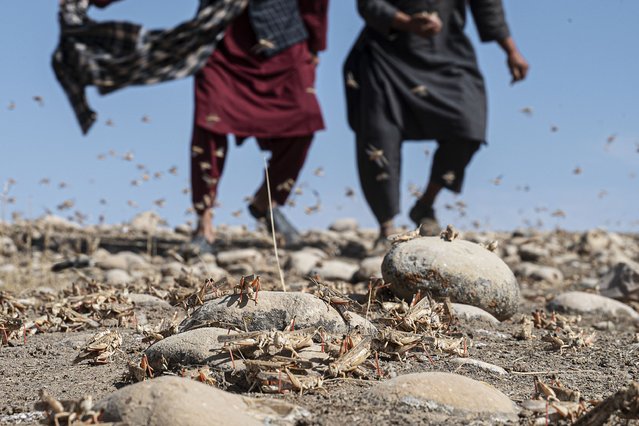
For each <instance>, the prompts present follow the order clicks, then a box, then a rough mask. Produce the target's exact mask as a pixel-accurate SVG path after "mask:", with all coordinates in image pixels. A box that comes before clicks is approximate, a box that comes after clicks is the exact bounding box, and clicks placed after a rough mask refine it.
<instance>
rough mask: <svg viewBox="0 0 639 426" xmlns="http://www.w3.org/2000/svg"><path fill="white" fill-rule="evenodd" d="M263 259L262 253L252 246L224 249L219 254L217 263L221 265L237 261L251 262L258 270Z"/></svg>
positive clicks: (228, 264)
mask: <svg viewBox="0 0 639 426" xmlns="http://www.w3.org/2000/svg"><path fill="white" fill-rule="evenodd" d="M263 261H264V257H263V256H262V254H261V253H260V252H259V251H258V250H256V249H252V248H247V249H237V250H229V251H223V252H220V253H218V254H217V263H218V265H220V266H221V267H225V266H230V265H232V264H235V263H250V264H252V265H253V267H254V268H256V270H257V269H258V268H259V266H260V265H261V264H262V263H263Z"/></svg>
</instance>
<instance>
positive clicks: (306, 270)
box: [286, 248, 326, 276]
mask: <svg viewBox="0 0 639 426" xmlns="http://www.w3.org/2000/svg"><path fill="white" fill-rule="evenodd" d="M325 258H326V253H324V252H322V251H321V250H319V249H314V248H308V249H304V250H300V251H294V252H292V253H291V254H289V257H288V261H287V262H286V269H288V270H290V271H291V272H293V273H295V274H298V275H301V276H306V275H308V274H310V273H311V271H312V270H313V269H314V268H315V267H316V266H317V264H318V263H319V262H321V261H322V260H323V259H325Z"/></svg>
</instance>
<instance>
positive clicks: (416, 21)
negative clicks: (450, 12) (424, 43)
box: [408, 12, 442, 38]
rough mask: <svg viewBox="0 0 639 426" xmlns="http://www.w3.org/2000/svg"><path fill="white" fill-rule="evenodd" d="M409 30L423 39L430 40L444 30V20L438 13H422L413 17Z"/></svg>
mask: <svg viewBox="0 0 639 426" xmlns="http://www.w3.org/2000/svg"><path fill="white" fill-rule="evenodd" d="M408 30H409V31H410V32H412V33H415V34H417V35H419V36H421V37H424V38H428V37H432V36H434V35H435V34H437V33H439V32H440V31H441V30H442V20H441V19H439V15H438V14H437V12H433V13H428V12H421V13H415V14H414V15H411V17H410V22H409V23H408Z"/></svg>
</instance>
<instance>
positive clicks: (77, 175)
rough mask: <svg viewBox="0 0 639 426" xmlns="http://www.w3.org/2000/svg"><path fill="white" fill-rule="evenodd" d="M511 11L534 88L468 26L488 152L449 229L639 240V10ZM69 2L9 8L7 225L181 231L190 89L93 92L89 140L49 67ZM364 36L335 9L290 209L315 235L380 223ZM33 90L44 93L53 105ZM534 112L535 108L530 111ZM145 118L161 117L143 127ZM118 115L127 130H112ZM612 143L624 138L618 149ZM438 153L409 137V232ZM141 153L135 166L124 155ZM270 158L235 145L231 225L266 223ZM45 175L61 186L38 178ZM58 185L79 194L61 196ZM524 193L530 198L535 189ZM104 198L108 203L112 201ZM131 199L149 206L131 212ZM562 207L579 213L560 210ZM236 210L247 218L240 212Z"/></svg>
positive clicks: (4, 128) (586, 3)
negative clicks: (363, 158) (358, 90)
mask: <svg viewBox="0 0 639 426" xmlns="http://www.w3.org/2000/svg"><path fill="white" fill-rule="evenodd" d="M505 5H506V11H507V18H508V21H509V24H510V26H511V30H512V32H513V34H514V36H515V39H516V41H517V42H518V44H519V46H520V47H521V50H522V52H523V53H524V55H525V56H526V58H527V59H528V60H529V62H530V63H531V66H532V68H531V73H530V76H529V79H528V80H527V81H525V82H524V83H522V84H519V85H516V86H514V87H513V86H510V84H509V81H510V80H509V76H508V72H507V69H506V66H505V57H504V55H503V54H502V52H501V51H500V49H499V48H498V46H497V45H496V44H483V45H482V44H479V43H478V41H477V37H476V33H475V30H474V27H472V25H470V26H469V28H468V33H469V34H470V36H471V37H472V39H473V41H474V42H475V46H476V47H477V50H478V55H479V60H480V67H481V69H482V71H483V72H484V75H485V78H486V81H487V87H488V95H489V105H490V106H489V134H488V139H489V146H488V147H486V148H484V149H482V150H481V151H480V152H479V153H478V154H477V156H476V157H475V159H474V160H473V163H472V164H471V166H470V168H469V170H468V174H467V181H466V186H465V189H464V193H463V194H462V195H461V196H460V197H453V196H451V195H449V194H446V195H445V196H442V197H440V200H439V201H438V205H437V207H438V209H437V210H438V215H439V217H440V221H441V222H443V223H454V224H457V225H458V226H460V227H469V226H470V224H471V223H472V222H473V221H479V223H480V224H481V227H482V228H484V229H512V228H514V227H517V226H522V225H524V224H525V223H532V224H535V223H537V221H538V220H541V221H542V222H543V224H544V226H545V227H555V226H561V227H563V228H568V229H585V228H589V227H595V226H603V227H607V228H611V229H621V230H633V231H636V230H637V229H638V228H639V200H638V197H637V194H638V189H639V188H638V187H639V177H638V176H636V175H637V174H639V152H638V150H639V120H638V118H639V88H638V85H637V83H636V78H637V77H636V76H638V75H639V60H638V59H637V57H636V55H635V54H634V53H633V52H634V51H635V49H636V46H635V45H634V44H635V43H634V42H635V41H636V40H639V27H638V26H637V25H636V17H637V16H639V2H637V1H634V0H606V1H594V0H561V1H556V0H535V1H532V0H528V1H524V0H512V1H506V2H505ZM195 8H196V1H195V0H188V1H187V0H173V1H168V0H125V1H123V2H122V3H120V4H116V5H113V6H112V7H111V8H109V9H108V10H106V11H99V10H96V11H95V12H94V13H93V16H94V17H95V18H97V19H116V18H117V19H127V20H132V21H137V22H142V23H144V24H145V25H148V26H149V27H166V26H171V25H174V24H176V23H178V22H179V21H181V20H183V19H186V18H188V17H189V16H191V15H192V14H193V12H194V10H195ZM56 9H57V1H54V0H48V1H46V2H28V1H25V0H8V1H4V2H3V11H2V13H1V14H0V53H1V55H2V56H1V57H2V66H1V67H0V148H1V149H0V185H2V184H4V183H5V182H6V181H7V180H8V179H9V178H12V179H15V181H16V182H17V183H16V184H15V185H14V186H12V187H11V189H10V193H9V194H8V196H9V197H14V198H15V203H13V204H9V205H7V206H6V208H5V216H6V218H9V217H10V213H11V212H13V211H20V212H22V213H23V215H25V216H27V217H37V216H40V215H41V214H42V213H43V212H44V211H45V210H44V209H45V208H49V209H51V210H53V211H55V212H57V213H59V214H62V215H64V216H67V215H69V214H71V213H72V212H73V211H74V210H79V211H81V212H82V213H84V214H87V215H88V216H89V221H90V222H95V221H96V220H97V218H98V216H99V215H104V216H105V218H106V220H107V221H108V222H120V221H124V220H127V219H129V218H131V217H132V216H133V215H134V214H136V213H137V212H139V211H142V210H151V209H152V210H157V211H158V212H159V213H160V214H161V215H162V216H164V217H165V218H167V219H168V221H169V222H170V223H171V224H178V223H183V222H185V221H186V220H188V219H192V216H188V215H186V214H185V210H186V209H187V208H188V207H189V205H190V197H189V196H187V195H184V194H182V192H181V190H182V189H183V188H187V187H188V186H189V181H188V160H189V140H190V134H191V123H192V114H193V105H192V102H193V86H192V80H191V79H186V80H182V81H178V82H172V83H168V84H163V85H159V86H154V87H143V88H133V89H127V90H125V91H122V92H117V93H115V94H112V95H109V96H107V97H99V96H98V95H96V93H95V91H93V90H90V101H91V104H92V106H93V107H94V109H96V110H97V111H98V113H99V120H100V121H99V122H98V123H97V124H96V125H95V127H94V128H93V129H92V131H91V133H90V134H89V135H88V136H86V137H84V136H82V135H81V132H80V129H79V128H78V126H77V124H76V121H75V118H74V116H73V115H72V112H71V109H70V107H69V105H68V102H67V100H66V98H65V97H64V95H63V92H62V90H61V88H60V86H59V85H58V83H57V82H56V80H55V77H54V75H53V72H52V70H51V67H50V57H51V53H52V52H53V50H54V48H55V45H56V42H57V36H58V28H57V22H56ZM361 27H362V21H361V19H360V18H359V17H358V16H357V14H356V10H355V1H354V0H353V1H350V0H348V1H347V0H333V1H332V3H331V8H330V34H329V50H328V51H327V52H325V53H324V54H323V55H322V57H321V60H322V63H321V65H320V68H319V71H318V84H317V91H318V94H319V97H320V101H321V104H322V107H323V110H324V113H325V119H326V123H327V130H326V131H324V132H322V133H319V134H318V135H317V137H316V141H315V144H314V146H313V148H312V150H311V153H310V157H309V160H308V162H307V165H306V167H305V169H304V170H303V172H302V175H301V178H300V184H301V187H302V189H303V192H304V194H303V195H301V196H300V197H298V199H297V207H296V208H291V209H288V211H289V213H290V216H291V218H292V219H293V220H294V221H295V223H296V224H298V225H299V226H300V227H301V228H304V229H306V228H313V227H324V226H326V225H327V224H328V223H330V222H331V221H333V220H334V219H336V218H338V217H344V216H349V217H356V218H358V219H359V220H360V222H361V223H362V224H363V225H365V226H374V220H373V218H372V215H371V214H370V211H369V210H368V207H367V206H366V203H365V202H364V200H363V198H362V195H361V191H360V187H359V182H358V179H357V172H356V166H355V156H354V141H353V135H352V133H351V132H350V130H349V129H348V127H347V125H346V121H345V113H344V96H343V88H342V81H341V65H342V62H343V60H344V58H345V56H346V54H347V52H348V50H349V48H350V46H351V44H352V43H353V41H354V39H355V37H356V35H357V33H358V32H359V31H360V29H361ZM33 96H41V97H42V98H43V99H44V105H43V106H40V105H38V103H36V102H35V101H34V100H33ZM10 106H14V108H13V109H10ZM525 107H528V108H531V109H532V111H533V113H532V115H526V114H524V113H522V112H521V110H522V108H525ZM145 115H146V116H148V117H150V122H149V123H143V122H142V117H143V116H145ZM107 119H110V120H112V121H113V123H114V126H113V127H110V126H106V124H105V122H106V120H107ZM552 126H556V128H557V130H556V131H555V132H553V131H551V127H552ZM609 137H612V139H614V140H613V141H612V142H611V143H607V139H608V138H609ZM435 147H436V145H435V144H434V143H432V142H428V143H413V142H411V143H407V144H405V147H404V165H403V181H402V191H403V199H402V207H403V214H402V215H401V216H399V217H398V223H400V224H401V223H408V220H407V218H406V212H407V210H408V209H409V208H410V206H411V204H412V202H413V200H412V198H411V195H410V193H409V191H408V186H409V184H410V183H413V184H417V185H419V186H423V185H424V184H425V182H426V180H427V178H428V174H429V170H430V161H431V157H432V153H433V151H434V149H435ZM425 149H428V150H429V151H430V154H431V155H430V156H428V157H427V156H426V154H425V152H424V151H425ZM110 150H113V151H114V152H115V153H116V156H115V157H112V156H111V155H109V154H108V152H109V151H110ZM129 152H130V153H132V154H133V156H134V159H133V161H125V160H124V159H122V156H123V155H124V154H125V153H129ZM100 154H107V155H106V159H104V160H98V156H99V155H100ZM262 158H263V154H261V153H260V152H259V151H258V150H257V148H256V147H255V144H254V143H252V142H251V143H248V144H245V146H242V147H241V148H235V147H233V148H232V149H231V152H230V155H229V158H228V163H227V170H226V173H225V175H224V177H223V179H222V182H221V188H220V202H221V203H222V206H221V207H220V208H219V209H218V211H217V213H216V221H217V222H218V223H231V224H241V223H247V224H249V225H251V226H252V222H251V220H250V219H249V217H248V215H247V213H246V210H245V208H244V202H243V198H244V197H245V196H246V195H249V194H252V192H253V191H254V189H255V188H256V187H257V185H258V184H259V181H260V179H261V175H262ZM138 164H144V165H145V167H146V168H147V169H148V171H149V172H150V180H149V181H148V182H144V181H143V182H142V184H141V185H140V186H136V187H134V186H131V181H133V180H141V179H142V175H143V174H144V172H141V171H140V170H138V169H137V167H136V165H138ZM172 166H177V168H178V175H177V176H173V175H170V174H168V173H167V171H168V169H169V168H171V167H172ZM318 167H323V169H324V176H323V177H317V176H315V175H314V174H313V171H314V170H315V169H316V168H318ZM577 167H579V168H580V169H581V170H582V173H581V174H579V175H576V174H574V173H573V171H574V170H575V169H576V168H577ZM155 172H163V175H162V177H161V178H160V179H154V177H153V173H155ZM498 176H503V177H502V179H501V184H500V185H499V186H496V185H494V184H493V183H492V182H491V181H493V180H494V179H495V178H496V177H498ZM43 178H48V179H50V181H51V183H50V184H49V185H42V184H40V183H39V182H40V181H41V179H43ZM60 182H64V183H66V187H64V188H59V184H60ZM526 185H527V186H529V188H530V190H529V191H527V192H525V191H523V190H522V188H523V187H524V186H526ZM346 187H352V188H353V189H355V192H356V197H355V199H349V198H346V197H345V195H344V193H345V188H346ZM1 189H2V188H1V187H0V191H1ZM312 190H316V191H317V192H318V193H319V196H320V198H321V203H322V209H321V211H320V212H319V213H317V214H313V215H311V216H308V215H306V214H305V213H304V211H303V210H304V209H303V207H305V206H310V205H313V204H315V203H316V199H315V197H314V196H313V194H312ZM101 199H104V200H106V202H107V204H106V205H102V204H100V200H101ZM158 199H165V200H166V203H165V205H164V207H163V208H159V207H157V206H156V205H155V204H154V203H153V201H154V200H158ZM65 200H73V202H74V203H75V205H74V208H73V209H71V210H70V211H66V212H62V213H60V212H58V211H57V210H56V206H58V205H59V204H61V203H63V202H64V201H65ZM129 200H132V201H134V202H135V203H136V204H137V205H138V207H137V208H135V207H131V206H130V205H128V201H129ZM459 200H462V201H463V202H464V203H466V204H467V205H468V208H467V215H466V217H463V218H460V217H459V216H458V214H457V213H455V212H454V211H450V210H447V209H446V207H445V205H446V204H452V203H455V202H456V201H459ZM12 201H13V200H12ZM558 209H561V210H563V211H564V212H565V214H566V218H556V217H552V216H551V213H552V212H554V211H556V210H558ZM238 210H242V213H241V215H240V216H239V217H235V216H233V215H232V212H235V211H238ZM0 219H1V218H0ZM526 221H527V222H526Z"/></svg>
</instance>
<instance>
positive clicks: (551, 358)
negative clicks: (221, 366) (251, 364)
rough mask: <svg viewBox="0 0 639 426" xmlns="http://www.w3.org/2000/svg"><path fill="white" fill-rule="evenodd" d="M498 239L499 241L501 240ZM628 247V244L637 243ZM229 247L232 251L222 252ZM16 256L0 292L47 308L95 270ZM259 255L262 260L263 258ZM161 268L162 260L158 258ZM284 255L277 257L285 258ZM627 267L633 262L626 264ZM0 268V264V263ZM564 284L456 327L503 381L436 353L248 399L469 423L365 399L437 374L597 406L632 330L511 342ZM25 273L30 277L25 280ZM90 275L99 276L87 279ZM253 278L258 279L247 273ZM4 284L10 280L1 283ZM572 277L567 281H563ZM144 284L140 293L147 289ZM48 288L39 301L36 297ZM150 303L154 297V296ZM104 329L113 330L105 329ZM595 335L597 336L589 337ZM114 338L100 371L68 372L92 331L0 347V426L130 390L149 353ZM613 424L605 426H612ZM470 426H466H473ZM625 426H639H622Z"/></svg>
mask: <svg viewBox="0 0 639 426" xmlns="http://www.w3.org/2000/svg"><path fill="white" fill-rule="evenodd" d="M5 234H6V235H12V236H14V237H15V233H12V232H10V231H9V230H7V229H5ZM506 235H507V234H506ZM633 238H635V241H636V237H633ZM231 245H232V244H231ZM18 246H19V247H18V248H19V251H18V252H17V253H14V254H12V255H10V256H5V258H4V263H11V264H14V265H17V267H18V269H17V270H15V271H12V272H11V273H10V274H7V273H5V275H4V276H0V278H3V281H4V285H3V286H0V291H2V292H5V293H3V294H4V295H5V296H6V295H11V296H12V297H14V298H16V299H26V298H36V299H38V298H41V297H43V296H42V294H49V295H50V296H49V298H50V299H53V300H55V299H56V298H59V297H60V296H59V293H57V292H59V291H61V290H62V289H65V288H69V287H70V286H71V285H72V283H73V282H75V281H77V280H78V279H79V278H80V277H82V276H83V277H87V276H92V275H94V276H97V275H95V274H93V273H92V271H93V270H94V269H95V268H88V269H70V270H66V271H63V272H61V273H59V274H54V273H52V272H50V265H52V264H54V263H56V262H57V261H59V260H60V259H62V258H67V257H68V254H69V253H70V251H68V250H67V251H66V252H65V253H66V255H65V256H62V255H61V253H62V252H63V250H62V249H57V250H55V251H52V250H44V251H38V252H37V253H38V254H37V255H35V259H37V262H34V260H33V259H34V255H33V253H34V250H33V249H31V250H29V251H26V250H25V249H24V248H23V247H20V244H18ZM264 250H267V249H266V248H265V249H264ZM166 256H167V258H164V259H165V260H164V262H166V261H168V260H166V259H168V257H170V255H166ZM285 256H286V253H285V252H284V257H285ZM162 259H163V258H162V257H161V256H156V258H155V259H150V260H149V263H150V264H151V265H154V267H155V268H156V269H157V268H159V267H160V266H161V264H162V263H163V261H162ZM635 260H636V259H635ZM0 263H3V262H0ZM558 266H559V267H560V269H564V274H565V275H566V277H567V278H566V280H564V282H563V283H561V284H559V285H555V286H554V287H553V285H550V284H548V283H544V282H536V283H535V282H527V281H526V280H523V279H522V280H520V283H521V286H522V293H523V295H524V298H523V299H522V302H521V306H520V309H519V314H518V315H516V316H515V317H513V318H512V319H510V320H507V321H504V322H502V323H500V324H498V325H496V326H493V325H490V324H488V323H486V322H480V321H460V322H458V323H457V324H456V326H455V327H456V330H457V331H459V332H461V333H464V334H465V335H467V336H468V337H470V338H471V339H472V345H471V347H470V348H469V352H470V357H471V358H474V359H477V360H481V361H485V362H489V363H492V364H495V365H497V366H500V367H503V368H504V369H506V370H507V371H508V375H505V376H502V375H497V374H495V373H492V372H487V371H484V370H481V369H479V368H477V367H474V366H471V365H463V366H459V365H456V364H453V363H452V362H450V360H451V356H450V355H447V354H443V353H435V352H434V353H428V354H425V353H423V352H420V351H417V352H414V353H412V354H411V355H410V356H409V357H408V358H407V360H406V361H403V362H399V361H397V360H393V359H390V358H386V357H381V358H380V367H381V370H382V373H383V378H379V377H378V376H377V374H376V372H375V369H374V368H373V367H372V366H370V368H369V370H370V372H371V373H370V377H369V378H367V379H359V378H346V379H332V380H327V381H326V382H325V384H324V390H320V391H314V392H310V393H306V394H304V395H297V394H289V395H282V396H272V395H268V396H266V395H261V394H253V396H258V397H267V398H284V399H286V400H289V401H292V402H295V403H297V404H299V405H300V406H303V407H305V408H306V409H307V410H308V411H309V412H310V413H311V415H310V416H309V417H307V418H306V419H304V420H303V421H302V423H303V424H318V425H330V424H350V423H365V424H444V423H445V424H453V423H457V424H467V423H473V422H472V421H470V420H465V419H460V418H455V419H452V418H442V417H438V416H436V415H432V414H429V413H428V411H427V410H425V409H424V408H423V407H411V406H409V405H405V404H403V405H401V406H389V405H381V403H380V401H376V400H374V399H372V398H370V396H369V389H370V387H371V386H373V385H374V384H375V383H376V381H378V380H383V379H385V378H389V377H395V376H396V375H401V374H405V373H411V372H423V371H445V372H455V373H458V374H462V375H464V376H467V377H470V378H473V379H477V380H481V381H485V382H487V383H489V384H491V385H493V386H494V387H496V388H497V389H499V390H500V391H502V392H503V393H505V394H506V395H507V396H509V397H510V398H511V399H512V400H513V401H514V402H515V403H517V404H520V403H521V402H523V401H524V400H527V399H530V398H531V397H532V396H533V394H534V391H535V386H534V383H533V378H534V376H538V377H539V378H540V379H542V380H544V381H550V380H551V379H552V378H555V379H559V380H560V381H561V382H562V383H563V384H564V386H566V387H568V388H571V389H577V390H579V391H580V392H581V395H582V397H583V398H585V400H588V401H589V400H601V399H604V398H606V397H607V396H609V395H610V394H612V393H614V392H615V391H616V390H618V389H619V388H620V387H622V386H623V385H624V384H626V383H627V382H628V381H630V380H634V381H639V343H638V342H637V333H638V332H639V325H637V324H636V323H633V322H632V321H631V320H630V319H628V318H623V317H612V318H605V317H602V315H600V314H594V313H593V314H586V315H583V316H582V317H581V320H580V322H579V323H578V327H579V329H582V330H584V332H585V333H588V334H589V333H592V332H593V331H595V332H596V340H595V341H594V343H593V344H592V345H591V346H587V347H583V348H579V349H565V350H563V351H559V350H555V349H553V348H551V347H549V346H550V345H549V343H548V342H545V341H542V340H541V339H540V338H539V337H540V335H541V332H540V331H539V330H534V332H533V333H534V335H535V338H533V339H532V340H517V339H515V338H514V337H513V335H514V334H515V333H516V332H517V331H518V330H519V329H520V328H521V325H520V323H519V322H520V319H521V317H522V315H530V313H531V312H533V311H534V310H537V309H541V310H546V307H545V305H546V301H547V300H548V299H550V298H551V297H552V296H553V295H554V294H556V293H559V292H561V291H565V290H569V289H571V288H577V284H578V281H579V279H580V278H583V277H584V276H585V275H587V274H586V273H584V272H583V271H581V272H580V273H578V274H575V271H574V270H569V267H568V266H566V267H564V268H562V267H561V265H558ZM30 268H31V269H34V268H35V269H34V270H35V272H33V275H32V276H29V273H30V272H29V271H30V270H31V269H30ZM264 268H265V269H268V270H267V271H266V274H265V275H264V276H263V285H264V287H265V288H277V287H278V285H279V283H278V280H277V279H276V275H275V271H274V270H273V267H272V263H270V264H269V262H265V265H264ZM93 272H96V274H97V273H98V271H93ZM256 272H259V271H256ZM9 275H10V276H9ZM568 277H572V278H568ZM285 278H286V280H287V282H289V283H291V287H293V288H294V289H296V290H300V289H302V287H303V286H304V281H303V279H302V277H299V276H295V275H294V274H290V273H289V272H287V271H285ZM147 284H148V283H147ZM44 286H46V287H48V289H47V290H46V291H47V292H48V293H43V289H42V287H44ZM150 287H151V286H150V285H146V284H144V280H143V279H140V280H138V281H137V283H136V284H135V285H130V291H131V292H135V293H145V292H150V291H145V290H148V289H149V288H150ZM339 288H340V289H342V290H343V289H352V291H353V292H355V293H359V294H360V295H361V294H364V293H365V291H366V286H365V285H362V284H359V285H351V284H341V285H339ZM152 294H154V295H157V292H153V293H152ZM135 310H136V318H143V319H145V321H147V322H148V324H151V325H157V324H159V322H160V321H161V320H162V319H163V318H164V319H165V320H170V318H171V316H172V313H173V312H174V311H177V312H178V313H179V315H184V311H183V309H182V308H181V307H172V308H170V309H167V308H166V306H164V305H163V306H147V305H145V306H137V307H136V308H135ZM36 314H37V308H33V309H32V308H29V309H27V311H26V313H25V316H26V317H35V316H37V315H36ZM605 320H609V321H610V322H609V323H608V324H607V325H606V327H607V328H608V329H606V330H600V329H601V328H602V327H603V326H602V321H605ZM105 324H107V325H109V326H110V327H111V328H114V327H117V324H116V323H109V322H105V323H103V324H102V325H101V327H100V329H102V328H103V326H104V325H105ZM595 325H596V327H597V330H596V329H595V328H594V327H593V326H595ZM118 330H119V331H120V333H121V335H122V336H123V344H122V346H121V348H120V349H121V350H120V351H118V352H117V353H116V354H115V355H114V356H113V358H112V362H110V363H107V364H104V365H89V364H88V363H87V362H86V361H83V362H80V363H76V362H74V360H75V359H76V356H77V355H78V350H79V348H80V347H81V346H82V345H83V344H84V342H85V341H86V340H87V339H88V338H89V337H90V336H92V335H93V334H95V332H96V331H97V330H95V329H91V328H87V327H84V329H83V330H82V331H75V332H47V333H39V332H37V333H35V334H33V335H29V336H27V337H26V341H25V337H24V336H22V335H17V336H14V337H13V338H12V339H10V340H9V342H8V343H5V344H3V345H2V346H1V347H0V378H1V379H0V424H37V423H38V422H39V421H40V418H41V413H38V412H36V411H37V410H35V409H34V404H35V403H36V402H37V401H38V399H39V397H38V391H39V390H40V389H42V388H46V389H48V390H49V392H50V393H51V394H53V395H55V396H56V397H57V398H58V399H78V398H80V397H82V396H83V395H86V394H91V395H93V398H94V400H98V399H100V398H101V397H103V396H104V395H106V394H108V393H110V392H113V391H114V390H116V389H118V388H120V387H122V386H126V385H127V384H129V383H130V382H131V381H130V379H129V378H128V377H127V371H128V363H129V362H139V360H140V358H141V355H142V352H143V351H144V349H146V348H147V347H148V343H145V342H143V336H142V335H141V334H140V333H138V332H136V330H135V327H134V325H133V324H128V325H126V326H124V327H119V328H118ZM221 387H225V388H228V390H230V391H234V392H239V391H241V389H238V387H237V386H224V384H222V385H221ZM538 417H539V416H538V415H533V414H532V413H531V412H529V411H526V410H522V411H521V413H520V420H519V422H520V424H533V423H534V421H535V419H537V418H538ZM620 421H621V420H619V419H617V418H615V417H613V418H612V420H611V424H613V423H616V422H620ZM476 423H477V422H475V424H476ZM542 424H543V423H542ZM629 424H639V422H637V421H631V422H630V423H629Z"/></svg>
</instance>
